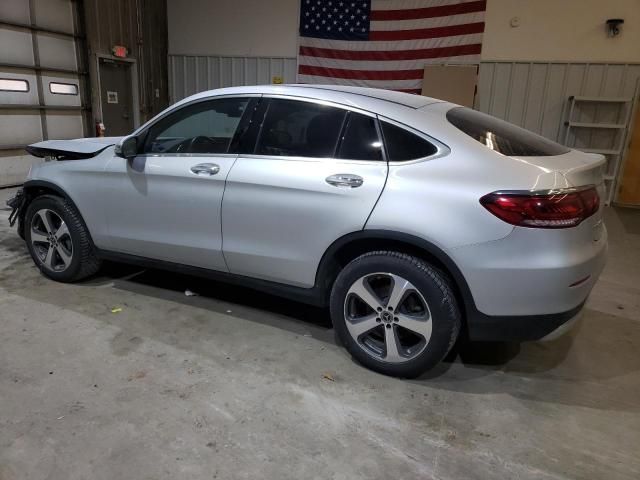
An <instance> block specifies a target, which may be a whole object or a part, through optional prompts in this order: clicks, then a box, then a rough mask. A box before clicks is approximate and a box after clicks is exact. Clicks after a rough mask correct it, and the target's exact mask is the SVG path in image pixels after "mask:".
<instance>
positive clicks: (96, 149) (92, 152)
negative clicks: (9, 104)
mask: <svg viewBox="0 0 640 480" xmlns="http://www.w3.org/2000/svg"><path fill="white" fill-rule="evenodd" d="M119 140H120V138H119V137H102V138H81V139H77V140H47V141H44V142H38V143H34V144H33V145H29V146H28V147H26V148H25V150H26V151H27V152H29V153H30V154H31V155H33V156H34V157H40V158H44V157H53V158H55V159H56V160H81V159H83V158H92V157H95V156H96V155H98V154H100V153H101V152H102V151H104V150H105V149H107V148H109V147H111V146H112V145H115V144H116V143H118V141H119Z"/></svg>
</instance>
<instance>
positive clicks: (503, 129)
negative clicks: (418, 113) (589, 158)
mask: <svg viewBox="0 0 640 480" xmlns="http://www.w3.org/2000/svg"><path fill="white" fill-rule="evenodd" d="M447 120H449V122H450V123H451V124H453V125H454V126H456V127H457V128H458V129H459V130H461V131H463V132H464V133H466V134H467V135H469V136H470V137H471V138H473V139H475V140H477V141H478V142H480V143H482V144H483V145H485V146H487V147H488V148H490V149H491V150H494V151H496V152H498V153H501V154H503V155H510V156H515V157H531V156H535V157H538V156H545V157H546V156H553V155H562V154H564V153H568V152H569V151H570V150H569V149H568V148H567V147H565V146H564V145H560V144H559V143H556V142H553V141H551V140H548V139H546V138H544V137H542V136H540V135H537V134H535V133H533V132H530V131H529V130H525V129H524V128H521V127H518V126H516V125H513V124H511V123H509V122H505V121H504V120H500V119H499V118H496V117H492V116H491V115H487V114H486V113H482V112H478V111H476V110H472V109H470V108H466V107H455V108H452V109H451V110H449V111H448V112H447Z"/></svg>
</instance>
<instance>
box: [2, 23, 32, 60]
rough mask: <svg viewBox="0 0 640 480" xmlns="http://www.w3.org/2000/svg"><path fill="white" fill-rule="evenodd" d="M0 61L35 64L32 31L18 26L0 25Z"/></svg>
mask: <svg viewBox="0 0 640 480" xmlns="http://www.w3.org/2000/svg"><path fill="white" fill-rule="evenodd" d="M0 45H1V46H2V48H0V63H12V64H16V65H33V47H32V45H31V32H29V31H28V30H20V29H17V28H10V27H0Z"/></svg>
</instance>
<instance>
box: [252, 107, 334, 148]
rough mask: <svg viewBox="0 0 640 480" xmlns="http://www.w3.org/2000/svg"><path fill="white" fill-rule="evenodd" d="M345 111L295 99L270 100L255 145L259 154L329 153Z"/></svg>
mask: <svg viewBox="0 0 640 480" xmlns="http://www.w3.org/2000/svg"><path fill="white" fill-rule="evenodd" d="M345 115H346V112H345V111H344V110H340V109H338V108H333V107H327V106H324V105H318V104H315V103H308V102H299V101H296V100H271V101H270V103H269V108H268V110H267V116H266V118H265V121H264V124H263V125H262V132H261V134H260V138H259V140H258V145H257V147H256V153H258V154H261V155H279V156H283V155H286V156H300V157H332V156H333V155H334V152H335V148H336V143H337V142H338V135H340V130H341V129H342V123H343V121H344V117H345Z"/></svg>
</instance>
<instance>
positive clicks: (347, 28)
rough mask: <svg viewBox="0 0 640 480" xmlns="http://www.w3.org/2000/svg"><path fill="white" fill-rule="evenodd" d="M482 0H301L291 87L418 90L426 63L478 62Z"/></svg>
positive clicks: (480, 45)
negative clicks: (320, 85) (318, 85)
mask: <svg viewBox="0 0 640 480" xmlns="http://www.w3.org/2000/svg"><path fill="white" fill-rule="evenodd" d="M485 9H486V0H479V1H468V0H301V8H300V28H299V47H298V82H300V83H324V84H338V85H357V86H362V87H377V88H387V89H391V90H399V91H403V92H409V93H420V92H421V88H422V78H423V76H424V67H425V65H427V64H434V63H436V64H438V63H439V64H442V63H450V64H475V63H479V61H480V50H481V48H482V32H483V31H484V12H485Z"/></svg>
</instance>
